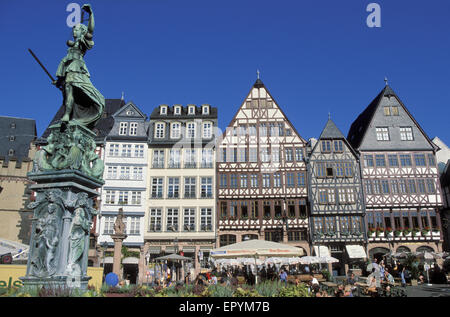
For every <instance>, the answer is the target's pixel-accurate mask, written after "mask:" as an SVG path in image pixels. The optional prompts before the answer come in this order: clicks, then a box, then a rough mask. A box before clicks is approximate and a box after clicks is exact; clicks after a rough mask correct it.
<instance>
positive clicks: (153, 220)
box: [148, 208, 162, 232]
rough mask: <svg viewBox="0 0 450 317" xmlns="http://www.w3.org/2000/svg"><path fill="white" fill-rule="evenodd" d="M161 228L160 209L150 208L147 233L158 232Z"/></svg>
mask: <svg viewBox="0 0 450 317" xmlns="http://www.w3.org/2000/svg"><path fill="white" fill-rule="evenodd" d="M161 228H162V210H161V208H150V217H149V226H148V231H150V232H159V231H161Z"/></svg>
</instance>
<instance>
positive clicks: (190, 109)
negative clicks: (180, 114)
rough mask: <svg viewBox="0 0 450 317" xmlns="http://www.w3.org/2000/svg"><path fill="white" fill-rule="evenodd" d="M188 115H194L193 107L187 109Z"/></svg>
mask: <svg viewBox="0 0 450 317" xmlns="http://www.w3.org/2000/svg"><path fill="white" fill-rule="evenodd" d="M188 114H195V106H189V107H188Z"/></svg>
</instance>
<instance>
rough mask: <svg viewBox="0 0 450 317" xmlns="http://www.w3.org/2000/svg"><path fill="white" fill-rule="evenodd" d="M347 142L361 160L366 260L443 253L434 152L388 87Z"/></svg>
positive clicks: (440, 202)
mask: <svg viewBox="0 0 450 317" xmlns="http://www.w3.org/2000/svg"><path fill="white" fill-rule="evenodd" d="M347 139H348V141H349V142H350V143H351V145H352V146H353V148H354V149H356V150H357V151H358V152H359V154H360V157H361V168H362V180H363V188H364V194H365V204H366V217H365V218H366V226H367V229H368V239H369V248H368V249H369V255H370V256H371V257H373V256H377V257H378V256H380V255H382V254H385V253H388V252H389V251H406V252H408V251H412V252H414V251H426V250H429V251H433V250H434V251H441V249H442V235H441V230H440V229H441V222H440V217H439V208H440V207H441V206H442V195H441V187H440V184H439V175H438V169H437V164H436V156H435V154H436V150H437V147H436V146H435V145H434V144H433V142H432V141H431V140H430V139H429V137H428V136H427V134H426V133H425V131H424V130H423V129H422V128H421V127H420V125H419V123H418V122H417V121H416V120H415V119H414V117H413V116H412V115H411V113H410V112H409V111H408V109H407V108H406V107H405V105H404V104H403V102H402V101H401V100H400V98H399V97H398V96H397V95H396V94H395V92H394V91H393V90H392V89H391V87H390V86H389V85H387V84H386V87H384V89H383V90H382V91H381V92H380V93H379V94H378V96H377V97H376V98H375V99H374V100H373V101H372V102H371V103H370V105H369V106H368V107H367V108H366V109H365V110H364V111H363V112H362V113H361V114H360V115H359V117H358V118H357V119H356V120H355V121H354V122H353V124H352V126H351V128H350V131H349V133H348V136H347Z"/></svg>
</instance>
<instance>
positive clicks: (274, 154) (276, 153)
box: [272, 147, 280, 163]
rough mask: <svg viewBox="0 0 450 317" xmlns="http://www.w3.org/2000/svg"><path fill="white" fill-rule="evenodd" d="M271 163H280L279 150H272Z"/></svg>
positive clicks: (274, 148) (276, 148)
mask: <svg viewBox="0 0 450 317" xmlns="http://www.w3.org/2000/svg"><path fill="white" fill-rule="evenodd" d="M272 162H274V163H279V162H280V148H278V147H273V148H272Z"/></svg>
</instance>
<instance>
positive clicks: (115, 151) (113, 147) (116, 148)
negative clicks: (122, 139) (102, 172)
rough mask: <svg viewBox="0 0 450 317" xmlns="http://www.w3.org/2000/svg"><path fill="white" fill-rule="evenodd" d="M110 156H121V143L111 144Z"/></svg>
mask: <svg viewBox="0 0 450 317" xmlns="http://www.w3.org/2000/svg"><path fill="white" fill-rule="evenodd" d="M108 154H109V156H119V144H114V143H113V144H110V145H109V153H108Z"/></svg>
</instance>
